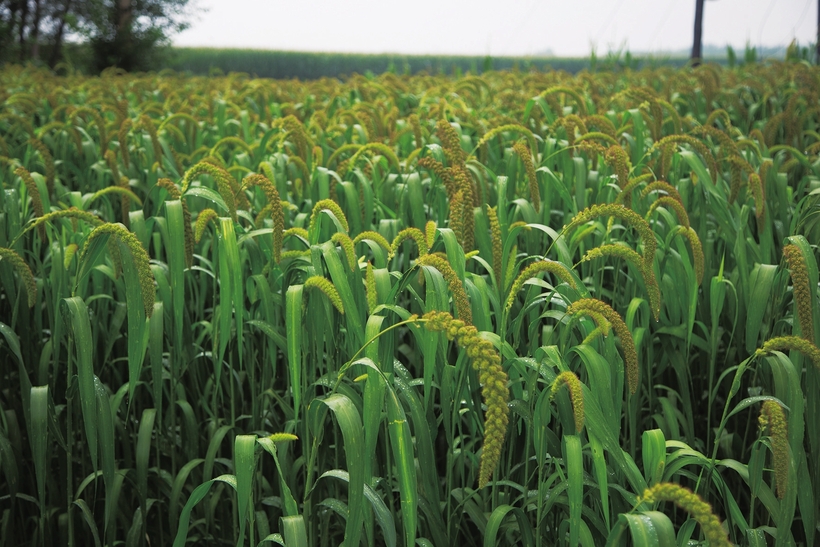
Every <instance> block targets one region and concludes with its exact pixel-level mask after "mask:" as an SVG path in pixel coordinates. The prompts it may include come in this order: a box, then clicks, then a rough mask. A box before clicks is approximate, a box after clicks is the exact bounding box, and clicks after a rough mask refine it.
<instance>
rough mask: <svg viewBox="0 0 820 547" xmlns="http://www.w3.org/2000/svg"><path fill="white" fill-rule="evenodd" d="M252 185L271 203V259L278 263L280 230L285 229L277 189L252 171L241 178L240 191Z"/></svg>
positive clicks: (280, 246)
mask: <svg viewBox="0 0 820 547" xmlns="http://www.w3.org/2000/svg"><path fill="white" fill-rule="evenodd" d="M252 186H258V187H259V188H261V189H262V192H264V193H265V197H266V198H267V200H268V204H270V205H271V208H270V212H271V218H272V219H273V261H274V262H276V263H278V262H279V259H280V256H281V254H282V239H283V236H282V232H284V230H285V214H284V213H283V212H282V207H280V206H279V203H280V202H281V199H279V191H278V190H277V189H276V186H275V185H274V184H273V182H271V180H270V179H269V178H268V177H266V176H265V175H260V174H258V173H254V174H252V175H248V176H247V177H245V178H244V179H243V180H242V187H241V192H244V191H245V189H247V188H250V187H252Z"/></svg>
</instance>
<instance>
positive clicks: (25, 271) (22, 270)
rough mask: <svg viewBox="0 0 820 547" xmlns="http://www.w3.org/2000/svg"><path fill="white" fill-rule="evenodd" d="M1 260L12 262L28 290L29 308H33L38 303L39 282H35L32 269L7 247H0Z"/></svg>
mask: <svg viewBox="0 0 820 547" xmlns="http://www.w3.org/2000/svg"><path fill="white" fill-rule="evenodd" d="M0 260H8V261H9V262H11V265H12V267H13V268H14V271H15V272H17V275H19V276H20V280H21V281H22V282H23V287H25V289H26V296H27V297H28V307H29V308H33V307H34V304H36V303H37V282H36V281H35V280H34V274H33V273H31V268H29V267H28V264H26V261H25V260H23V259H22V258H21V257H20V255H18V254H17V253H16V252H15V251H14V250H13V249H7V248H6V247H0ZM8 296H11V295H8Z"/></svg>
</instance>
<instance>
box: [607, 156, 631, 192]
mask: <svg viewBox="0 0 820 547" xmlns="http://www.w3.org/2000/svg"><path fill="white" fill-rule="evenodd" d="M604 159H605V160H606V162H607V163H608V164H609V165H611V166H612V168H613V169H614V170H615V174H616V175H618V186H620V187H621V189H624V188H625V187H626V185H627V183H628V182H629V171H630V170H631V168H632V166H631V164H630V162H629V156H628V155H627V154H626V152H625V151H624V149H623V148H621V147H620V146H619V145H617V144H613V145H612V146H610V147H609V148H607V149H606V153H605V154H604ZM624 201H625V202H627V203H629V200H628V196H625V199H624Z"/></svg>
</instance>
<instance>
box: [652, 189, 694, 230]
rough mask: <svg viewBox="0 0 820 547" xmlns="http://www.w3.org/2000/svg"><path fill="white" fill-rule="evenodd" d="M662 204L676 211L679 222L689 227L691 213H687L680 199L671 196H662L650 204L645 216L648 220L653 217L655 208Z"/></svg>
mask: <svg viewBox="0 0 820 547" xmlns="http://www.w3.org/2000/svg"><path fill="white" fill-rule="evenodd" d="M661 206H663V207H666V208H668V209H672V210H673V211H675V215H676V216H677V217H678V222H679V223H680V224H681V225H682V226H683V227H684V228H689V215H688V214H687V212H686V209H685V208H684V207H683V204H682V203H681V202H680V201H678V200H676V199H675V198H673V197H670V196H661V197H659V198H658V199H656V200H655V201H653V202H652V203H651V204H650V205H649V210H648V211H647V212H646V217H645V219H646V221H647V222H648V221H649V219H650V218H651V217H652V213H653V212H654V211H655V209H657V208H658V207H661Z"/></svg>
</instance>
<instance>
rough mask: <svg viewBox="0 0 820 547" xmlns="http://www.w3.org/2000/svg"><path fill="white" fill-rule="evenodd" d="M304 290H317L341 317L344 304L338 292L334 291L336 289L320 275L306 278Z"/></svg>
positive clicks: (343, 311) (343, 312)
mask: <svg viewBox="0 0 820 547" xmlns="http://www.w3.org/2000/svg"><path fill="white" fill-rule="evenodd" d="M305 289H317V290H319V291H320V292H321V293H323V294H324V295H325V296H326V297H327V299H328V300H329V301H330V303H331V304H333V307H334V308H336V310H337V311H338V312H339V313H341V314H342V315H344V314H345V308H344V304H343V303H342V297H341V295H340V294H339V291H337V290H336V287H334V286H333V283H331V282H330V280H329V279H326V278H324V277H322V276H320V275H314V276H311V277H308V278H307V280H306V281H305Z"/></svg>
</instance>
